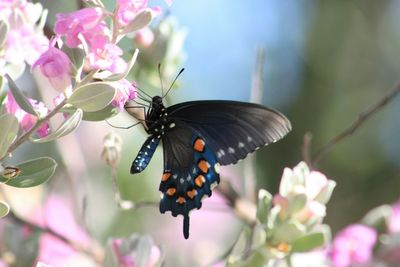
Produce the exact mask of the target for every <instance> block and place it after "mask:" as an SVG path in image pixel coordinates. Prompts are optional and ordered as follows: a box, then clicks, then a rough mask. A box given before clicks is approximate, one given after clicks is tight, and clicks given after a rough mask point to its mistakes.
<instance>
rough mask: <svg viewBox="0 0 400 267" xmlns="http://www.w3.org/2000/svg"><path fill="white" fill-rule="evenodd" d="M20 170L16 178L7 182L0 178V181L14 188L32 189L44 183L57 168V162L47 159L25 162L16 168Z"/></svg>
mask: <svg viewBox="0 0 400 267" xmlns="http://www.w3.org/2000/svg"><path fill="white" fill-rule="evenodd" d="M16 167H17V168H19V169H20V170H21V173H20V175H19V176H18V177H15V178H13V179H10V180H7V179H5V178H4V177H1V176H0V181H1V182H3V183H6V184H7V185H10V186H14V187H20V188H22V187H32V186H37V185H40V184H42V183H44V182H46V181H47V180H48V179H49V178H50V177H51V176H53V174H54V171H55V169H56V167H57V162H55V160H54V159H52V158H49V157H43V158H37V159H33V160H29V161H25V162H23V163H20V164H18V165H17V166H16Z"/></svg>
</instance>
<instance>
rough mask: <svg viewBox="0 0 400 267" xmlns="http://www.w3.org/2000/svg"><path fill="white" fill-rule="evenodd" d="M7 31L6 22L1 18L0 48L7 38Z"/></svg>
mask: <svg viewBox="0 0 400 267" xmlns="http://www.w3.org/2000/svg"><path fill="white" fill-rule="evenodd" d="M7 33H8V23H7V22H5V21H3V20H1V21H0V48H2V47H3V46H4V44H5V43H6V40H7Z"/></svg>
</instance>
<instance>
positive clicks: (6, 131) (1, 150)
mask: <svg viewBox="0 0 400 267" xmlns="http://www.w3.org/2000/svg"><path fill="white" fill-rule="evenodd" d="M0 125H1V131H0V158H2V157H4V156H5V155H6V154H7V151H8V148H9V147H10V145H11V144H12V142H13V141H14V140H15V138H16V137H17V134H18V130H19V124H18V120H17V118H16V117H15V116H14V115H12V114H9V113H6V114H3V115H1V116H0Z"/></svg>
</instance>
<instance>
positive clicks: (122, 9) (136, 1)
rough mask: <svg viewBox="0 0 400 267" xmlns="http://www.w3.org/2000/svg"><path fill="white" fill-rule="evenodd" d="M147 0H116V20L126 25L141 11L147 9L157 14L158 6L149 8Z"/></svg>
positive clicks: (158, 11)
mask: <svg viewBox="0 0 400 267" xmlns="http://www.w3.org/2000/svg"><path fill="white" fill-rule="evenodd" d="M147 2H148V1H147V0H117V12H116V16H117V21H118V23H119V24H120V25H121V26H126V25H128V24H129V22H131V21H132V20H134V18H135V17H136V16H137V15H138V14H139V13H141V12H143V11H145V10H148V11H150V12H152V13H153V15H154V16H157V15H158V14H160V13H161V9H160V8H159V7H154V8H149V7H148V6H147Z"/></svg>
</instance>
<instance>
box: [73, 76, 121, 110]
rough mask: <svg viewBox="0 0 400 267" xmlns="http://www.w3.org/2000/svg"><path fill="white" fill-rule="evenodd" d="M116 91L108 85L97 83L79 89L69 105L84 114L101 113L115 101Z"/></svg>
mask: <svg viewBox="0 0 400 267" xmlns="http://www.w3.org/2000/svg"><path fill="white" fill-rule="evenodd" d="M115 94H116V89H115V88H114V87H113V86H111V85H110V84H108V83H104V82H95V83H89V84H85V85H83V86H82V87H79V88H77V89H76V90H75V91H74V92H73V93H72V95H71V96H70V97H69V99H68V103H70V104H72V105H74V106H75V107H77V108H81V109H82V110H83V111H84V112H94V111H99V110H102V109H103V108H105V107H106V106H108V104H110V103H111V101H112V100H113V99H114V96H115Z"/></svg>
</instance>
